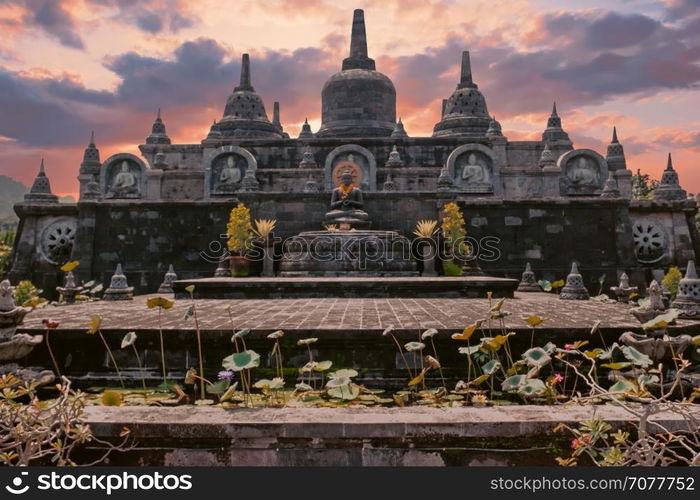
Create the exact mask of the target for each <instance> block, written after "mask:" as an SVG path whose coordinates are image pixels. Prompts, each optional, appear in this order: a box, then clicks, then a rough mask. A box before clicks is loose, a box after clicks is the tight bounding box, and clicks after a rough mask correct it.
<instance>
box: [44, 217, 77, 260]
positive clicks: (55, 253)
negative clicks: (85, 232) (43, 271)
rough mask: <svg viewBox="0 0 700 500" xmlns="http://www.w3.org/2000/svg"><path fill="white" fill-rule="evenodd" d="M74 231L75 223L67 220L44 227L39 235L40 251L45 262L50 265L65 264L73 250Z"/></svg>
mask: <svg viewBox="0 0 700 500" xmlns="http://www.w3.org/2000/svg"><path fill="white" fill-rule="evenodd" d="M75 231H76V224H75V221H73V220H68V219H64V220H58V221H55V222H52V223H51V224H49V225H48V226H46V228H45V229H44V231H43V233H42V235H41V251H42V253H43V254H44V257H45V258H46V260H48V261H49V262H50V263H52V264H58V265H61V264H65V263H66V262H67V261H68V259H70V254H71V251H72V250H73V240H74V239H75Z"/></svg>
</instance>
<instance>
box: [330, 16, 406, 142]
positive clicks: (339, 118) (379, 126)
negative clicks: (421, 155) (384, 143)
mask: <svg viewBox="0 0 700 500" xmlns="http://www.w3.org/2000/svg"><path fill="white" fill-rule="evenodd" d="M321 101H322V110H321V111H322V116H321V128H320V129H319V131H318V132H317V133H316V136H317V137H388V136H390V135H391V132H392V131H393V130H394V126H395V125H396V89H395V88H394V84H393V83H392V82H391V80H390V79H389V77H387V76H386V75H383V74H382V73H379V72H378V71H376V65H375V63H374V59H370V58H369V57H368V56H367V33H366V31H365V15H364V12H363V11H362V10H361V9H357V10H355V13H354V16H353V20H352V36H351V41H350V57H347V58H346V59H344V60H343V69H342V71H340V73H336V74H335V75H333V76H331V77H330V78H329V79H328V81H327V82H326V83H325V85H324V86H323V91H322V93H321Z"/></svg>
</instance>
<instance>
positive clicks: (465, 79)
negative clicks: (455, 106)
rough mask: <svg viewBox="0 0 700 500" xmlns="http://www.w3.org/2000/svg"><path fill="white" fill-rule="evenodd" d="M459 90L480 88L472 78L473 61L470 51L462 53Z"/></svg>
mask: <svg viewBox="0 0 700 500" xmlns="http://www.w3.org/2000/svg"><path fill="white" fill-rule="evenodd" d="M457 88H458V89H464V88H478V87H477V85H476V84H475V83H474V79H473V78H472V63H471V59H470V58H469V51H468V50H465V51H464V52H462V68H461V71H460V76H459V84H458V85H457Z"/></svg>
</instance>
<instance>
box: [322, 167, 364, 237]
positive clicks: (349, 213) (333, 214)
mask: <svg viewBox="0 0 700 500" xmlns="http://www.w3.org/2000/svg"><path fill="white" fill-rule="evenodd" d="M363 206H364V202H363V201H362V191H361V190H360V189H359V188H357V187H355V185H354V184H353V183H352V173H351V172H350V171H349V170H348V171H345V172H343V174H342V175H341V177H340V185H339V186H338V187H337V188H335V189H334V190H333V195H332V196H331V211H330V212H328V213H326V219H325V223H326V224H335V225H341V226H342V225H345V224H348V225H350V227H351V228H353V229H355V228H366V227H368V226H369V224H370V221H369V215H367V212H365V211H364V210H362V207H363Z"/></svg>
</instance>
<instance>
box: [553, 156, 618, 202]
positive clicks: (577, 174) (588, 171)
mask: <svg viewBox="0 0 700 500" xmlns="http://www.w3.org/2000/svg"><path fill="white" fill-rule="evenodd" d="M557 166H558V167H559V169H560V170H561V176H560V177H559V190H560V193H561V195H562V196H598V195H600V193H601V192H602V190H603V186H604V185H605V181H606V180H607V178H608V163H607V162H606V161H605V158H603V157H602V156H601V155H600V154H598V153H596V152H595V151H593V150H592V149H573V150H571V151H567V152H566V153H564V154H563V155H561V156H560V157H559V159H558V160H557Z"/></svg>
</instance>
